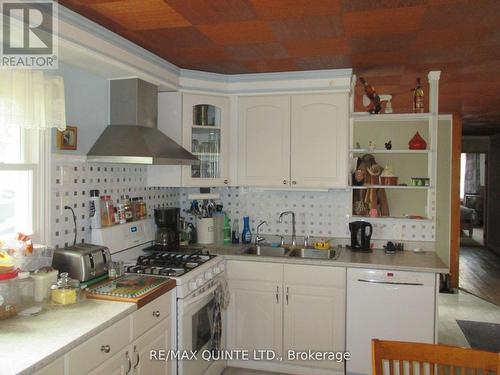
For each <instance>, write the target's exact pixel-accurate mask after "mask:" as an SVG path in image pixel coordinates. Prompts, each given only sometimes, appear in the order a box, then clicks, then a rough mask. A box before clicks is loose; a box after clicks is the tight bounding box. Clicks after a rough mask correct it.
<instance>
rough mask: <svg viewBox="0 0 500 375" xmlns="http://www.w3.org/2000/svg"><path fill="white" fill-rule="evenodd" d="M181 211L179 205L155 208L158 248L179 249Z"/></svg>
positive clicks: (166, 249) (156, 243)
mask: <svg viewBox="0 0 500 375" xmlns="http://www.w3.org/2000/svg"><path fill="white" fill-rule="evenodd" d="M180 213H181V210H180V208H178V207H162V208H155V223H156V240H155V248H156V249H157V250H164V251H176V250H179V242H180V240H179V232H180Z"/></svg>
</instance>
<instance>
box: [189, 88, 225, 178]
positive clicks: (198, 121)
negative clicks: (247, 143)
mask: <svg viewBox="0 0 500 375" xmlns="http://www.w3.org/2000/svg"><path fill="white" fill-rule="evenodd" d="M229 107H230V106H229V98H228V97H223V96H211V95H197V94H183V95H182V146H183V147H184V148H185V149H187V150H189V151H191V152H192V153H193V154H194V155H196V156H197V157H198V158H199V159H200V162H201V163H200V164H199V165H192V166H183V167H182V186H201V187H202V186H208V187H210V186H225V185H228V184H229Z"/></svg>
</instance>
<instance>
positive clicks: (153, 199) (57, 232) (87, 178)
mask: <svg viewBox="0 0 500 375" xmlns="http://www.w3.org/2000/svg"><path fill="white" fill-rule="evenodd" d="M146 169H147V167H146V166H138V165H123V164H103V163H88V162H85V161H84V159H81V160H79V159H75V158H71V157H70V158H68V157H64V158H62V157H59V156H58V155H56V156H55V157H54V158H53V162H52V199H51V209H52V215H51V216H52V225H51V231H52V234H51V237H52V243H51V245H52V246H58V247H63V246H65V245H66V244H71V243H72V242H73V236H74V231H73V228H74V226H73V218H72V215H71V211H70V210H64V206H65V205H68V206H70V207H72V208H73V210H74V211H75V215H76V219H77V228H78V233H77V242H81V241H82V240H84V241H85V242H89V241H90V219H89V198H90V195H89V192H90V190H93V189H98V190H99V191H100V194H101V195H103V194H106V195H111V198H112V199H113V201H114V202H117V200H118V199H119V198H120V196H121V195H124V194H126V195H129V196H130V197H131V198H132V197H143V198H144V200H145V202H146V204H147V206H148V213H149V214H152V212H153V209H154V208H156V207H163V206H164V207H175V206H178V205H179V189H178V188H152V187H145V184H146V173H147V172H146Z"/></svg>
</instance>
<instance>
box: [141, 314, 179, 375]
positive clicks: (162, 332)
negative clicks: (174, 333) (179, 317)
mask: <svg viewBox="0 0 500 375" xmlns="http://www.w3.org/2000/svg"><path fill="white" fill-rule="evenodd" d="M170 319H171V318H167V319H164V320H163V321H162V322H161V323H159V324H158V325H156V326H155V327H153V328H152V329H151V330H150V331H148V332H146V333H145V334H144V335H142V336H141V337H139V338H138V339H137V340H135V341H134V342H133V343H132V345H131V349H132V356H133V358H132V361H133V365H132V366H133V367H132V369H133V370H136V372H131V374H138V375H149V374H155V375H156V374H158V375H168V374H171V373H172V372H171V371H170V363H169V362H168V361H160V360H155V359H150V352H151V351H152V350H154V351H157V350H164V351H167V350H169V349H171V344H170V334H171V332H170V324H171V320H170Z"/></svg>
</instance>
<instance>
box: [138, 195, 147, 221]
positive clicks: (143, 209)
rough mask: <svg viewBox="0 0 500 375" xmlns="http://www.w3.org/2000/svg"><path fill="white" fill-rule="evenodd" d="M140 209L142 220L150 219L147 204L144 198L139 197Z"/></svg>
mask: <svg viewBox="0 0 500 375" xmlns="http://www.w3.org/2000/svg"><path fill="white" fill-rule="evenodd" d="M139 208H140V213H141V214H140V216H141V219H145V218H147V217H148V206H147V205H146V202H144V198H143V197H139Z"/></svg>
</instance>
